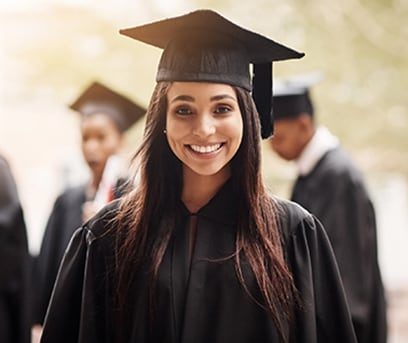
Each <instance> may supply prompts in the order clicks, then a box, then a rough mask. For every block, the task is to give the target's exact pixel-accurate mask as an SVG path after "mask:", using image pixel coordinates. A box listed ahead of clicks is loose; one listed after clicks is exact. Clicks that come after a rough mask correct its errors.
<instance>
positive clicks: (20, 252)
mask: <svg viewBox="0 0 408 343" xmlns="http://www.w3.org/2000/svg"><path fill="white" fill-rule="evenodd" d="M28 256H29V255H28V248H27V235H26V227H25V223H24V217H23V212H22V209H21V206H20V201H19V199H18V195H17V189H16V184H15V182H14V179H13V176H12V174H11V171H10V168H9V166H8V164H7V162H6V160H5V159H4V158H3V157H1V156H0V342H1V343H28V342H29V322H28V319H29V318H28V315H29V312H28V292H27V286H28V284H27V280H28V279H27V277H28V270H29V269H28V263H29V259H28Z"/></svg>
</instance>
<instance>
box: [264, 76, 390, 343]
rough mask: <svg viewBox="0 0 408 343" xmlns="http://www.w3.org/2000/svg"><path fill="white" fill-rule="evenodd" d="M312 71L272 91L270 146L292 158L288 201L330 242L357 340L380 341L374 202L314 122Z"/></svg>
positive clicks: (382, 309)
mask: <svg viewBox="0 0 408 343" xmlns="http://www.w3.org/2000/svg"><path fill="white" fill-rule="evenodd" d="M313 79H314V77H313V75H310V77H308V76H297V77H293V78H290V79H287V80H283V81H281V82H280V85H281V86H280V87H277V88H279V91H278V90H277V91H276V92H275V95H274V113H275V136H274V137H273V139H272V147H273V149H274V150H275V151H276V152H277V153H278V154H279V155H280V156H281V157H282V158H284V159H286V160H294V161H296V165H297V166H298V170H299V176H298V178H297V180H296V182H295V185H294V187H293V191H292V195H291V200H293V201H295V202H297V203H299V204H300V205H302V206H303V207H305V208H306V209H307V210H309V211H310V212H311V213H313V214H314V215H316V216H317V217H318V218H319V219H320V220H321V222H322V224H323V225H324V227H325V229H326V230H327V233H328V236H329V239H330V242H331V244H332V246H333V249H334V252H335V255H336V258H337V262H338V265H339V269H340V273H341V276H342V280H343V283H344V288H345V292H346V296H347V300H348V303H349V307H350V311H351V315H352V319H353V325H354V328H355V332H356V336H357V340H358V342H360V343H384V342H386V337H387V323H386V305H385V296H384V289H383V284H382V278H381V273H380V269H379V266H378V256H377V238H376V237H377V233H376V222H375V213H374V208H373V204H372V202H371V200H370V197H369V195H368V193H367V189H366V187H365V185H364V181H363V177H362V175H361V172H360V171H359V170H358V169H357V167H356V166H355V164H354V163H353V162H352V161H351V159H350V157H349V156H348V155H347V153H346V152H345V151H344V150H343V149H342V148H341V146H340V145H339V141H338V139H337V138H336V137H335V136H334V135H332V134H331V133H330V132H329V131H328V129H327V128H325V127H317V125H316V122H315V117H314V109H313V104H312V100H311V96H310V87H311V85H312V84H313V83H314V80H313Z"/></svg>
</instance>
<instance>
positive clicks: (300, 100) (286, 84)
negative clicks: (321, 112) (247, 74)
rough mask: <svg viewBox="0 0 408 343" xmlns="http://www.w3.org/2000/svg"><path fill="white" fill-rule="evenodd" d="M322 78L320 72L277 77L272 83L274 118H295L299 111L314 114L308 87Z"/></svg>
mask: <svg viewBox="0 0 408 343" xmlns="http://www.w3.org/2000/svg"><path fill="white" fill-rule="evenodd" d="M322 79H323V74H322V73H320V72H315V73H309V74H302V75H296V76H292V77H290V78H286V79H277V80H275V83H274V85H273V109H274V116H275V120H277V119H285V118H296V117H297V116H299V115H300V114H301V113H306V114H309V115H310V116H313V115H314V108H313V103H312V100H311V98H310V91H309V89H310V88H311V87H312V86H314V85H315V84H316V83H318V82H319V81H321V80H322Z"/></svg>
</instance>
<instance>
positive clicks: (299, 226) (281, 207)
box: [273, 196, 316, 240]
mask: <svg viewBox="0 0 408 343" xmlns="http://www.w3.org/2000/svg"><path fill="white" fill-rule="evenodd" d="M273 201H274V203H275V204H276V207H277V210H278V211H277V213H278V222H279V225H280V229H281V232H282V235H283V237H284V239H285V240H286V239H287V238H288V237H289V236H292V235H297V234H298V233H299V231H300V230H303V229H307V230H309V229H310V230H314V229H315V227H316V225H315V220H316V218H315V217H314V216H313V215H312V214H311V213H310V212H308V211H307V210H306V209H304V208H303V207H302V206H300V205H299V204H297V203H295V202H293V201H289V200H285V199H282V198H279V197H276V196H274V197H273Z"/></svg>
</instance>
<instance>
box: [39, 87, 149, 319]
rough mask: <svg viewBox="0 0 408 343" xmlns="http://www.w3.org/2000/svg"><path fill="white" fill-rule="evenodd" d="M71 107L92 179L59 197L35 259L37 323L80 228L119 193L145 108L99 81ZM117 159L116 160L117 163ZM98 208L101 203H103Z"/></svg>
mask: <svg viewBox="0 0 408 343" xmlns="http://www.w3.org/2000/svg"><path fill="white" fill-rule="evenodd" d="M71 108H72V109H73V110H75V111H77V112H78V113H79V115H80V118H81V121H80V131H81V148H82V153H83V157H84V159H85V161H86V163H87V165H88V167H89V170H90V174H91V178H90V180H89V182H87V183H86V184H82V185H79V186H75V187H70V188H68V189H66V190H65V191H64V192H63V193H62V194H61V195H60V196H59V197H58V198H57V200H56V201H55V204H54V207H53V210H52V213H51V215H50V217H49V219H48V223H47V227H46V230H45V234H44V238H43V242H42V246H41V251H40V254H39V256H38V259H37V265H36V267H35V268H36V270H35V280H34V281H35V283H36V285H37V291H36V297H35V303H34V305H35V307H34V323H35V324H42V323H43V321H44V317H45V313H46V310H47V305H48V302H49V299H50V296H51V291H52V287H53V285H54V282H55V279H56V276H57V273H58V267H59V264H60V262H61V259H62V256H63V254H64V251H65V249H66V247H67V245H68V243H69V240H70V238H71V236H72V234H73V233H74V231H75V230H76V229H78V228H79V227H80V226H81V225H82V224H83V223H84V222H85V221H86V220H87V219H89V218H90V217H91V216H92V215H94V214H95V213H96V211H97V209H98V207H99V206H101V203H103V202H105V204H106V203H107V202H109V201H110V200H113V198H116V197H118V196H119V194H120V190H119V189H118V186H119V184H120V183H121V182H122V181H123V179H121V177H123V176H124V175H123V173H122V174H120V172H123V171H121V170H119V169H120V166H119V165H118V163H117V162H116V161H117V156H116V155H117V154H118V152H119V151H120V149H121V147H122V142H123V135H124V132H125V131H126V130H127V129H128V128H129V127H130V126H131V125H133V124H134V123H135V122H136V120H138V119H140V118H141V117H142V116H143V115H144V113H145V110H144V109H143V108H142V107H140V106H139V105H136V104H135V103H134V102H132V101H131V100H129V99H128V98H125V97H124V96H122V95H121V94H118V93H116V92H115V91H113V90H111V89H110V88H108V87H106V86H105V85H102V84H101V83H99V82H94V83H92V84H91V85H90V86H89V87H87V88H86V90H84V91H83V92H82V93H81V95H80V96H79V97H78V99H77V100H76V101H75V102H74V103H73V104H72V105H71ZM115 164H116V165H115ZM99 209H100V208H99Z"/></svg>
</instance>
